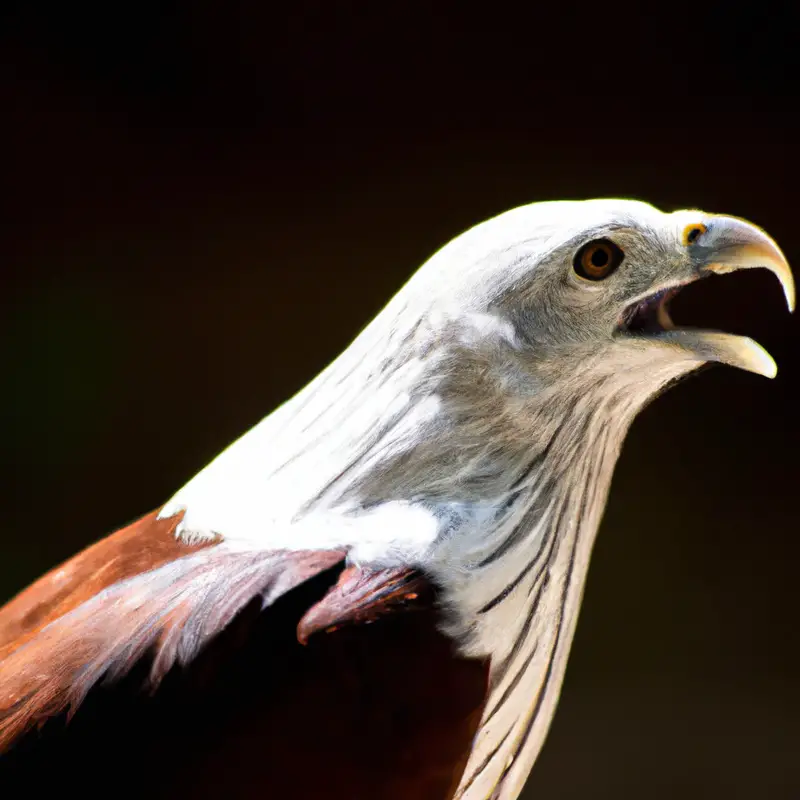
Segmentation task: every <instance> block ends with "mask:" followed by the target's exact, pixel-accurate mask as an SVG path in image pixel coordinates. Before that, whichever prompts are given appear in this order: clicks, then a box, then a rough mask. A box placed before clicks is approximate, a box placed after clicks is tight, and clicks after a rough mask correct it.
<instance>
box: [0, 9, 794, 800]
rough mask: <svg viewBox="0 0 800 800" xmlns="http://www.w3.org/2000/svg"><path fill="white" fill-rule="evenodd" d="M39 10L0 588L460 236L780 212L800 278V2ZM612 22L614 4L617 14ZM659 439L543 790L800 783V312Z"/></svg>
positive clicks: (623, 520) (7, 336)
mask: <svg viewBox="0 0 800 800" xmlns="http://www.w3.org/2000/svg"><path fill="white" fill-rule="evenodd" d="M645 6H646V4H642V8H641V9H639V8H637V7H634V6H630V7H627V5H626V4H619V3H617V4H612V3H604V4H600V3H598V4H594V5H589V4H586V5H576V4H573V3H567V2H563V3H560V4H557V6H556V7H549V6H548V7H544V8H541V7H539V6H538V5H533V6H531V7H530V9H529V11H528V13H527V14H525V15H524V16H523V15H521V14H520V12H519V11H515V10H514V9H513V7H512V6H503V5H502V4H500V3H496V2H492V3H484V4H482V6H481V7H476V8H475V10H474V11H473V10H470V9H469V7H468V6H467V4H465V3H449V2H437V3H431V2H428V3H415V2H405V3H399V2H371V3H367V2H361V3H359V2H343V1H341V0H340V2H320V3H309V2H294V3H290V4H280V5H278V4H274V3H269V2H266V1H265V2H260V3H258V2H252V3H246V2H224V3H223V2H198V0H195V2H188V0H187V1H186V2H160V3H155V2H151V3H148V2H138V3H127V2H117V3H103V4H101V3H97V4H87V3H60V4H55V3H54V4H52V5H50V6H48V5H46V4H41V3H35V2H29V3H26V4H24V5H23V6H21V7H19V8H18V9H17V10H16V11H14V12H10V13H9V12H8V11H6V12H4V14H5V16H4V19H3V20H2V25H1V26H0V31H1V32H0V37H1V38H0V53H2V66H1V67H0V104H1V105H0V107H1V108H2V116H0V142H1V143H2V164H3V167H2V175H1V176H0V185H1V186H2V196H3V200H4V211H3V214H2V222H3V230H4V232H3V234H2V259H0V262H1V263H2V272H3V275H2V285H1V293H0V364H1V365H2V385H3V391H2V396H1V397H0V441H1V442H2V449H1V450H0V485H2V492H3V497H2V504H0V526H1V529H2V551H1V552H2V557H0V600H2V599H3V598H6V597H10V596H11V595H12V594H13V593H14V592H16V591H17V590H19V589H20V588H22V587H23V586H24V585H25V584H26V583H28V582H29V581H31V580H32V579H34V578H35V577H37V576H38V575H39V574H40V573H41V572H43V571H44V570H46V569H47V568H49V567H50V566H52V565H53V564H55V563H56V562H58V561H59V560H61V559H63V558H65V557H67V556H69V555H70V554H72V553H73V552H74V551H75V550H76V549H78V548H80V547H82V546H83V545H85V544H87V543H88V542H90V541H92V540H94V539H97V538H98V537H100V536H101V535H102V534H104V533H106V532H108V531H110V530H112V529H114V528H116V527H118V526H120V525H121V524H123V523H125V522H128V521H130V520H131V519H133V518H134V517H136V516H138V515H139V514H141V513H143V512H144V511H147V510H149V509H151V508H154V507H156V506H158V505H159V504H160V503H161V502H163V501H164V500H165V499H167V497H169V495H170V494H171V493H172V492H173V491H174V490H175V489H176V488H178V487H179V486H180V485H181V484H182V483H184V482H185V481H186V480H187V479H188V478H190V477H191V476H192V475H193V474H194V473H195V472H196V471H197V470H198V469H199V468H200V467H202V466H203V465H204V464H205V463H207V462H208V461H209V460H210V459H211V458H212V457H213V456H214V455H215V454H216V453H217V452H218V451H219V450H220V449H221V448H223V447H224V446H225V445H227V444H228V443H229V442H230V441H231V440H232V439H233V438H234V437H236V436H238V435H239V434H240V433H242V432H244V431H245V430H246V429H247V428H248V427H250V426H251V425H252V424H254V423H255V422H256V421H258V420H259V419H260V418H261V417H262V416H263V415H264V414H265V413H267V412H268V411H270V410H271V409H272V408H273V407H274V406H275V405H276V404H278V403H279V402H280V401H282V400H284V399H285V398H287V397H288V396H290V395H291V394H292V393H293V392H294V391H296V390H297V389H299V388H300V387H301V386H302V385H303V384H304V383H305V382H306V381H307V380H309V379H310V378H311V377H312V376H313V375H315V374H316V372H317V371H318V370H320V369H321V368H322V367H323V366H325V365H326V364H327V363H328V362H329V361H330V359H332V358H333V357H334V356H335V355H337V354H338V353H339V352H340V351H341V349H342V348H343V347H345V346H346V345H347V344H348V342H349V341H350V340H351V339H352V338H353V336H354V335H355V334H356V333H357V332H358V330H359V329H360V328H361V327H362V326H363V325H364V324H365V323H366V322H367V321H368V320H369V319H370V318H371V317H372V316H373V315H374V314H375V313H376V312H377V311H378V310H379V309H380V308H381V306H382V305H383V304H384V303H385V302H386V301H387V300H388V298H389V297H390V296H391V295H392V294H393V292H394V291H396V290H397V289H398V288H399V287H400V285H401V284H402V283H403V282H404V280H405V279H406V278H407V277H408V276H409V275H410V273H411V272H413V271H414V270H415V269H416V268H417V267H418V266H419V265H420V264H421V263H422V261H423V260H424V259H425V258H427V257H428V256H429V255H430V254H431V253H432V252H433V251H434V250H435V249H436V248H438V247H439V246H441V245H442V244H444V243H445V242H446V241H447V240H448V239H450V238H452V237H453V236H455V235H456V234H458V233H459V232H461V231H462V230H463V229H464V228H466V227H468V226H470V225H472V224H473V223H476V222H478V221H480V220H482V219H484V218H486V217H489V216H492V215H494V214H496V213H499V212H501V211H503V210H505V209H507V208H510V207H513V206H515V205H519V204H522V203H527V202H531V201H534V200H544V199H554V198H584V197H593V196H632V197H637V198H640V199H644V200H648V201H649V202H652V203H654V204H656V205H658V206H660V207H663V208H665V209H674V208H681V207H700V208H704V209H706V210H709V211H718V212H723V213H731V214H736V215H739V216H744V217H747V218H749V219H751V220H753V221H754V222H757V223H759V224H760V225H762V226H763V227H765V228H766V229H767V230H768V231H769V232H770V233H771V234H772V235H773V236H774V237H775V238H776V239H777V240H778V241H779V242H780V243H781V244H782V246H783V247H784V249H785V251H786V253H787V255H788V256H789V259H790V261H793V262H794V263H795V264H798V263H800V243H798V242H799V241H800V240H799V238H798V226H800V216H798V215H799V214H800V211H798V202H797V193H798V179H800V159H799V158H798V141H800V116H799V115H798V111H797V94H796V88H795V87H796V84H797V81H798V78H800V74H798V73H799V71H798V62H797V57H796V55H795V53H796V45H795V41H794V37H795V33H794V31H795V30H796V23H795V22H794V18H793V16H794V13H795V12H793V11H792V6H793V4H792V3H790V2H786V3H768V2H759V3H753V4H751V5H750V7H749V8H747V9H739V10H736V9H735V7H734V4H732V3H728V2H708V3H704V4H702V5H700V4H694V5H687V6H685V7H681V6H680V5H677V4H672V3H671V4H669V5H665V6H663V7H659V6H657V5H656V6H648V7H647V8H646V9H645ZM612 7H613V8H612ZM675 316H676V317H677V319H678V321H681V320H683V321H695V322H697V323H698V324H704V325H708V326H720V327H723V328H727V329H728V330H733V331H736V332H746V333H748V334H750V335H753V336H754V337H755V338H757V339H758V340H759V341H761V342H762V343H763V344H764V345H765V346H766V347H767V348H768V349H769V350H770V351H771V352H772V354H773V355H774V356H775V358H776V360H777V361H778V364H779V367H780V374H779V376H778V378H777V379H776V380H775V381H773V382H769V381H767V380H764V379H763V378H759V377H757V376H753V375H749V374H745V373H740V372H736V371H734V370H730V369H724V368H714V369H710V370H708V371H706V372H704V373H702V374H701V375H700V376H698V377H696V378H694V379H693V380H691V381H688V382H686V383H684V384H682V385H681V386H680V387H678V388H677V389H675V390H674V391H672V392H671V393H669V394H668V395H666V396H665V397H663V398H661V399H660V400H658V402H657V403H655V404H654V405H653V406H651V407H650V408H649V409H647V410H646V412H645V413H643V414H642V416H641V417H640V418H639V420H638V421H637V422H636V424H635V425H634V428H633V430H632V431H631V434H630V437H629V439H628V442H627V444H626V446H625V449H624V452H623V456H622V459H621V461H620V464H619V468H618V471H617V474H616V478H615V482H614V487H613V490H612V495H611V500H610V505H609V508H608V512H607V515H606V518H605V522H604V524H603V527H602V530H601V533H600V537H599V539H598V543H597V546H596V549H595V557H594V560H593V564H592V569H591V571H590V576H589V582H588V587H587V592H586V597H585V603H584V606H583V610H582V613H581V620H580V625H579V627H578V633H577V637H576V641H575V646H574V650H573V654H572V657H571V661H570V668H569V671H568V675H567V679H566V683H565V688H564V693H563V699H562V702H561V704H560V706H559V711H558V714H557V716H556V719H555V722H554V724H553V727H552V732H551V735H550V736H549V739H548V742H547V745H546V747H545V749H544V751H543V753H542V756H541V758H540V760H539V762H538V764H537V766H536V768H535V769H534V772H533V774H532V777H531V779H530V782H529V789H528V790H527V791H526V794H525V797H530V798H559V799H562V798H575V799H576V800H577V799H578V798H580V800H584V798H586V797H597V798H621V797H624V798H637V799H638V798H654V799H656V800H659V799H660V798H664V800H666V799H667V798H674V797H675V796H676V795H677V794H678V793H680V795H682V796H683V797H692V798H693V797H697V798H707V797H724V798H751V797H752V798H790V797H798V796H800V757H798V752H799V751H800V733H798V724H797V718H798V711H800V702H799V701H800V692H799V691H798V679H797V659H798V654H799V653H798V643H797V642H798V638H797V625H796V619H797V610H798V602H797V596H796V591H797V583H798V580H797V565H798V556H800V546H798V536H797V533H798V531H797V525H796V522H795V516H796V506H797V500H796V496H797V492H798V472H799V471H798V467H797V456H796V454H797V452H798V445H800V436H799V435H798V432H799V431H800V425H799V424H798V415H797V408H798V401H799V400H800V350H798V347H797V345H798V323H797V321H796V320H794V319H792V318H790V317H789V316H788V315H787V314H786V313H785V310H784V308H783V306H782V300H781V295H780V291H779V288H778V285H777V283H776V282H775V281H774V279H773V278H772V277H771V276H769V275H768V274H766V273H763V274H762V273H760V272H759V273H758V274H754V273H750V274H746V275H745V274H740V275H737V276H734V277H731V278H725V279H720V280H714V281H708V282H705V283H704V284H702V285H697V286H693V287H691V288H690V289H689V290H687V292H686V294H685V296H683V297H681V298H679V300H678V301H677V302H676V304H675Z"/></svg>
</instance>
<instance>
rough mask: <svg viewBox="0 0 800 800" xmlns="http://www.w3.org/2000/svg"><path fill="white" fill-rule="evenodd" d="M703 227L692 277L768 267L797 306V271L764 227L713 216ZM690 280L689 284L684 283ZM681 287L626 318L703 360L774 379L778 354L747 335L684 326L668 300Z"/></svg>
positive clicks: (791, 304)
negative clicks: (675, 320) (677, 322)
mask: <svg viewBox="0 0 800 800" xmlns="http://www.w3.org/2000/svg"><path fill="white" fill-rule="evenodd" d="M704 222H705V224H704V225H703V226H702V228H703V232H702V234H700V235H698V236H697V238H696V240H695V241H693V242H691V243H689V244H687V245H686V246H687V250H688V251H689V253H690V254H691V256H692V259H693V261H694V264H695V265H696V273H695V274H694V275H693V276H692V278H691V279H690V281H689V282H691V281H692V280H695V279H697V278H701V277H705V276H708V275H709V274H718V275H722V274H725V273H728V272H735V271H737V270H740V269H754V268H761V269H768V270H770V272H772V273H773V274H774V275H775V277H776V278H777V279H778V280H779V281H780V284H781V287H782V289H783V294H784V296H785V298H786V305H787V306H788V307H789V311H794V307H795V285H794V278H793V276H792V271H791V269H790V268H789V263H788V262H787V260H786V257H785V256H784V255H783V253H782V252H781V250H780V248H779V247H778V245H777V244H776V243H775V242H774V241H773V240H772V239H771V238H770V237H769V236H768V235H767V234H766V233H765V232H764V231H762V230H761V229H760V228H758V227H756V226H755V225H753V224H751V223H749V222H746V221H744V220H741V219H737V218H736V217H724V216H719V217H716V216H715V217H709V218H707V219H706V220H704ZM681 285H685V283H683V284H681ZM679 288H680V286H676V287H672V288H671V289H667V290H666V291H665V290H663V289H662V290H661V291H659V292H656V293H655V294H654V295H651V296H650V297H649V298H645V300H644V301H643V302H641V303H640V304H639V305H638V306H637V308H636V310H635V311H634V314H633V316H632V317H631V319H629V320H628V322H627V323H626V327H628V329H629V330H631V332H633V329H632V321H633V319H634V318H635V317H638V318H639V326H640V328H641V333H637V335H640V336H644V337H645V338H648V339H652V340H653V341H658V342H660V343H663V344H665V345H668V346H673V347H677V348H679V349H680V350H681V351H683V352H684V353H689V354H691V355H693V356H695V357H696V358H697V359H698V360H699V361H718V362H720V363H724V364H729V365H730V366H734V367H739V368H740V369H745V370H748V371H750V372H755V373H758V374H759V375H764V376H765V377H767V378H774V377H775V375H776V374H777V371H778V368H777V366H776V365H775V361H774V360H773V359H772V356H770V354H769V353H768V352H767V351H766V350H765V349H764V348H763V347H762V346H761V345H760V344H758V342H755V341H753V340H752V339H750V338H748V337H746V336H736V335H734V334H731V333H722V332H719V331H709V330H701V329H693V328H678V327H676V326H675V325H674V324H673V323H672V320H671V319H670V317H669V313H668V312H667V308H666V304H667V302H668V301H669V299H671V297H672V296H674V295H675V294H676V293H677V292H678V290H679Z"/></svg>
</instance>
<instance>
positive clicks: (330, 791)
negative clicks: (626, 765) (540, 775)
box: [0, 198, 795, 800]
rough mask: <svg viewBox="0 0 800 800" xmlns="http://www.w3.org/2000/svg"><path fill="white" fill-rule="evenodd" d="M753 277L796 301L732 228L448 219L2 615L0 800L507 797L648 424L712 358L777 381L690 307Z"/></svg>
mask: <svg viewBox="0 0 800 800" xmlns="http://www.w3.org/2000/svg"><path fill="white" fill-rule="evenodd" d="M750 268H765V269H767V270H770V271H771V272H772V273H773V274H774V275H775V276H776V277H777V279H778V281H779V282H780V285H781V287H782V290H783V293H784V296H785V300H786V303H787V305H788V307H789V309H790V310H793V308H794V304H795V286H794V281H793V278H792V273H791V270H790V268H789V265H788V262H787V260H786V258H785V257H784V255H783V253H782V252H781V250H780V248H779V247H778V245H777V244H776V243H775V241H774V240H773V239H772V238H771V237H770V236H769V235H768V234H767V233H766V232H765V231H763V230H762V229H761V228H760V227H758V226H757V225H755V224H753V223H751V222H748V221H746V220H744V219H741V218H739V217H735V216H727V215H720V214H711V213H707V212H703V211H700V210H695V209H688V210H680V211H673V212H665V211H662V210H660V209H658V208H656V207H655V206H653V205H650V204H648V203H645V202H642V201H640V200H632V199H618V198H608V199H590V200H559V201H547V202H535V203H530V204H528V205H524V206H520V207H518V208H514V209H511V210H509V211H506V212H504V213H501V214H499V215H498V216H495V217H493V218H491V219H489V220H486V221H484V222H481V223H479V224H476V225H475V226H473V227H471V228H469V229H468V230H466V231H464V232H463V233H461V234H460V235H458V236H456V237H455V238H454V239H453V240H452V241H450V242H448V243H447V244H445V245H444V246H443V247H441V248H440V249H439V250H438V251H437V252H435V253H434V254H433V255H432V256H431V257H430V258H429V259H428V260H427V261H426V262H425V263H424V264H423V265H422V266H421V267H420V268H419V269H418V270H417V271H416V272H415V273H414V274H413V275H412V276H411V278H410V279H409V280H408V282H407V283H406V284H405V285H404V286H403V287H402V288H401V289H400V290H399V291H398V293H397V294H396V295H395V296H394V297H393V298H392V299H391V300H390V301H389V302H388V304H387V305H386V306H385V308H384V309H383V310H382V311H381V312H380V313H379V314H378V315H377V316H376V317H375V318H374V319H373V320H372V321H371V322H370V323H369V324H368V325H367V326H366V327H365V328H364V329H363V331H361V332H360V333H359V334H358V336H357V337H356V338H355V339H354V341H353V342H352V343H351V344H350V346H349V347H348V348H347V349H346V350H345V351H344V352H343V353H342V354H341V355H340V356H339V357H338V358H336V359H335V360H334V361H333V362H332V363H331V364H330V365H329V366H328V367H327V368H326V369H324V370H323V371H322V372H321V373H320V374H319V375H318V376H317V377H316V378H314V379H313V380H312V381H311V382H310V383H309V384H308V385H307V386H306V387H305V388H304V389H302V390H301V391H300V392H299V393H298V394H296V395H295V396H294V397H292V398H290V399H288V400H287V401H286V402H285V403H284V404H283V405H281V406H279V407H278V408H277V409H276V410H274V411H272V413H270V414H268V415H267V416H266V417H265V418H264V419H263V420H262V421H261V422H259V423H258V424H256V425H255V427H253V428H252V429H251V430H250V431H248V432H246V433H245V434H244V435H243V436H241V437H240V438H239V439H238V440H236V441H235V442H233V443H232V444H231V445H230V446H229V447H228V448H227V449H225V450H224V451H223V452H222V453H221V454H220V455H218V456H217V457H216V458H215V459H214V460H213V461H212V462H211V463H210V464H209V465H208V466H206V467H205V468H203V469H202V470H200V471H199V472H198V473H197V474H196V475H195V476H194V477H193V478H192V479H191V480H190V481H189V482H188V483H187V484H186V485H185V486H183V487H182V488H180V489H179V490H178V491H177V492H176V493H175V494H174V495H173V496H172V497H171V498H169V499H168V500H167V501H166V502H162V503H161V504H160V505H158V506H157V507H156V508H155V510H153V511H151V512H150V513H148V514H145V515H144V516H142V517H141V518H139V519H138V520H136V521H134V522H132V523H131V524H129V525H127V526H125V527H123V528H121V529H120V530H118V531H116V532H115V533H112V534H111V535H109V536H106V537H105V538H102V539H100V540H98V541H96V542H95V543H94V544H92V545H90V546H89V547H88V548H87V549H85V550H84V551H82V552H80V553H78V554H77V555H75V556H74V557H73V558H71V559H69V560H68V561H66V562H65V563H63V564H61V565H60V566H57V567H55V568H54V569H53V570H52V571H50V572H49V573H47V574H46V575H44V576H43V577H42V578H40V579H39V580H38V581H36V582H35V583H33V584H32V585H31V586H29V587H28V588H26V589H24V590H23V591H22V592H21V593H19V594H18V595H17V596H16V597H14V598H13V599H11V600H10V601H9V602H8V603H7V604H6V605H5V606H4V607H3V608H2V609H0V787H2V788H3V790H4V794H6V796H9V797H12V796H22V793H23V792H24V793H25V796H28V797H31V796H32V797H37V796H40V795H41V796H44V795H45V794H47V795H48V796H49V795H50V794H52V792H54V791H59V792H61V793H65V792H66V793H70V792H76V793H77V794H78V796H81V797H83V798H87V797H100V796H103V797H106V796H108V795H109V794H113V795H116V796H123V797H128V796H130V797H144V796H146V797H151V798H152V797H170V798H174V797H175V796H178V797H212V796H213V797H219V796H225V797H232V798H272V797H281V798H283V797H292V798H301V800H317V799H318V798H326V799H331V798H332V799H333V800H337V799H338V798H342V799H343V798H347V800H366V799H367V798H369V800H376V799H378V800H409V799H410V798H413V799H414V800H490V798H491V800H515V798H517V797H519V796H520V793H521V792H522V790H523V787H524V785H525V782H526V780H527V778H528V775H529V773H530V771H531V768H532V766H533V764H534V762H535V761H536V758H537V756H538V754H539V752H540V750H541V748H542V745H543V743H544V740H545V737H546V734H547V730H548V727H549V725H550V722H551V720H552V718H553V716H554V713H555V709H556V704H557V701H558V697H559V693H560V690H561V685H562V681H563V678H564V674H565V669H566V664H567V658H568V655H569V651H570V647H571V643H572V639H573V635H574V632H575V628H576V623H577V619H578V612H579V608H580V605H581V601H582V594H583V587H584V583H585V580H586V575H587V569H588V566H589V561H590V556H591V551H592V547H593V543H594V540H595V537H596V534H597V530H598V527H599V525H600V521H601V518H602V514H603V510H604V507H605V504H606V500H607V497H608V494H609V489H610V483H611V477H612V473H613V471H614V466H615V464H616V461H617V458H618V456H619V453H620V449H621V447H622V445H623V442H624V439H625V437H626V434H627V431H628V429H629V427H630V425H631V423H632V421H633V420H634V418H635V417H636V415H637V414H638V412H639V411H641V410H642V409H643V408H644V407H645V406H646V405H648V404H649V403H650V402H651V401H652V400H654V399H655V398H656V397H657V396H658V395H660V394H661V393H662V392H663V391H665V390H666V389H667V388H669V387H670V386H672V385H673V384H675V383H676V382H678V381H680V380H681V379H682V378H684V377H685V376H687V375H689V374H691V373H692V372H694V371H696V370H697V369H699V368H700V367H702V366H703V365H706V364H709V363H714V362H716V363H722V364H727V365H731V366H734V367H738V368H741V369H744V370H747V371H750V372H753V373H756V374H759V375H762V376H766V377H773V376H774V375H775V374H776V365H775V362H774V361H773V359H772V358H771V356H770V355H769V354H768V353H767V352H766V350H764V349H763V348H762V347H761V346H760V345H759V344H758V343H756V342H755V341H753V340H751V339H749V338H747V337H742V336H735V335H732V334H729V333H724V332H720V331H713V330H706V329H698V328H687V327H681V326H678V325H676V324H674V323H673V321H672V319H671V317H670V314H669V303H670V301H671V300H672V298H673V297H674V296H675V295H676V294H677V293H678V292H680V291H681V289H682V288H683V287H684V286H686V285H687V284H690V283H693V282H694V281H697V280H699V279H704V278H708V277H712V276H715V275H719V274H724V273H728V272H733V271H736V270H742V269H750ZM154 505H155V504H154Z"/></svg>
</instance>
